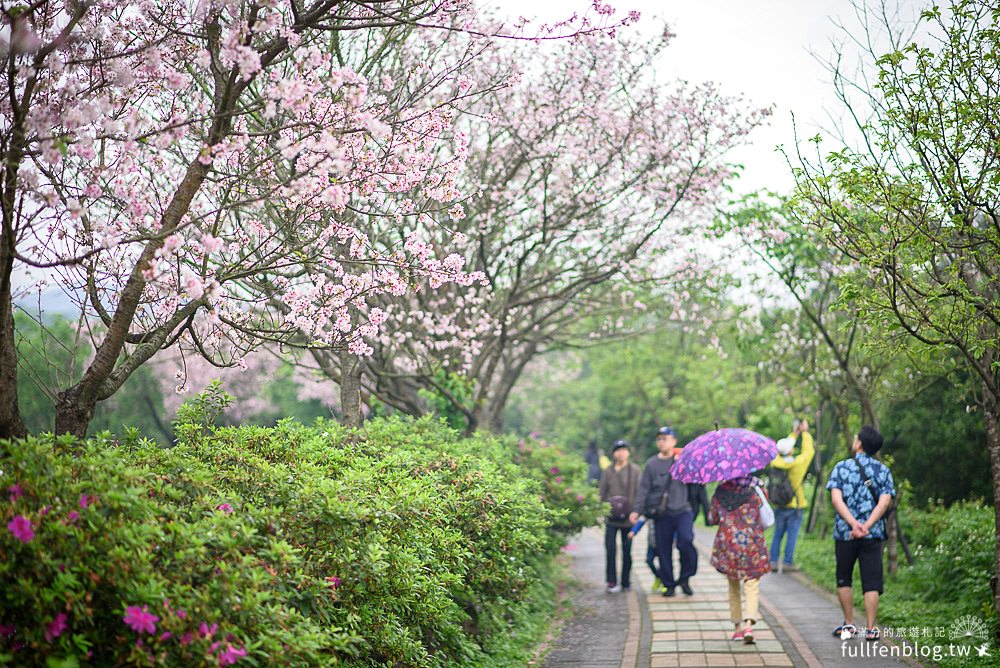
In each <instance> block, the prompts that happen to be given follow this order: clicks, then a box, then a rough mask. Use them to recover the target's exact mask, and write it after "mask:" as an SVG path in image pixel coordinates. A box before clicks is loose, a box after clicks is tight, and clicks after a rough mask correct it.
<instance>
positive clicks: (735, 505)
mask: <svg viewBox="0 0 1000 668" xmlns="http://www.w3.org/2000/svg"><path fill="white" fill-rule="evenodd" d="M760 508H761V500H760V497H759V496H758V495H757V492H756V491H755V490H754V486H753V485H751V486H750V487H743V488H741V487H737V486H735V485H731V484H729V483H722V484H721V485H719V487H718V488H717V489H716V490H715V494H714V495H713V496H712V502H711V503H710V504H709V507H708V521H709V524H718V525H719V531H718V533H716V534H715V543H714V544H713V545H712V560H711V563H712V566H714V567H715V569H716V570H717V571H719V572H720V573H722V574H724V575H726V576H728V577H730V578H735V579H738V580H756V579H757V578H759V577H761V576H763V575H764V574H765V573H768V572H770V570H771V559H770V556H769V555H768V551H767V543H766V542H765V540H764V527H762V526H761V524H760Z"/></svg>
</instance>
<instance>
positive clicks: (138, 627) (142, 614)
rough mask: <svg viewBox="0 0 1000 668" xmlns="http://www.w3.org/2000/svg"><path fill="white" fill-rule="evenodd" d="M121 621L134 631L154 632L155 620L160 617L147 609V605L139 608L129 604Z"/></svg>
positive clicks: (158, 619)
mask: <svg viewBox="0 0 1000 668" xmlns="http://www.w3.org/2000/svg"><path fill="white" fill-rule="evenodd" d="M122 621H124V622H125V623H126V624H128V625H129V626H130V627H132V630H133V631H135V632H136V633H143V632H145V633H156V622H158V621H160V618H159V617H157V616H156V615H154V614H153V613H151V612H150V611H149V606H148V605H144V606H142V607H141V608H140V607H139V606H137V605H130V606H128V607H127V608H125V616H124V617H122Z"/></svg>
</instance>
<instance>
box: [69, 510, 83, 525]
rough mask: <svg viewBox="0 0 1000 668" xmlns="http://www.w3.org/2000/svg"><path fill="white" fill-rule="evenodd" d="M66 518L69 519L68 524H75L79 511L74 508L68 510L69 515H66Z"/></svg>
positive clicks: (78, 517)
mask: <svg viewBox="0 0 1000 668" xmlns="http://www.w3.org/2000/svg"><path fill="white" fill-rule="evenodd" d="M66 519H68V520H69V522H70V524H76V521H77V520H78V519H80V513H78V512H76V511H75V510H71V511H69V515H67V516H66Z"/></svg>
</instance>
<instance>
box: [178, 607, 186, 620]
mask: <svg viewBox="0 0 1000 668" xmlns="http://www.w3.org/2000/svg"><path fill="white" fill-rule="evenodd" d="M187 616H188V613H187V612H185V611H184V610H181V609H180V608H178V609H177V619H184V618H185V617H187Z"/></svg>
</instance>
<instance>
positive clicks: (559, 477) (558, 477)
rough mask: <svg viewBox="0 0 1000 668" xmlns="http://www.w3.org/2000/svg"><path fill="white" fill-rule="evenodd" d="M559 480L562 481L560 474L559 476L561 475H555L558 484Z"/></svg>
mask: <svg viewBox="0 0 1000 668" xmlns="http://www.w3.org/2000/svg"><path fill="white" fill-rule="evenodd" d="M561 482H562V476H561V475H557V476H556V484H557V485H558V484H560V483H561Z"/></svg>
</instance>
